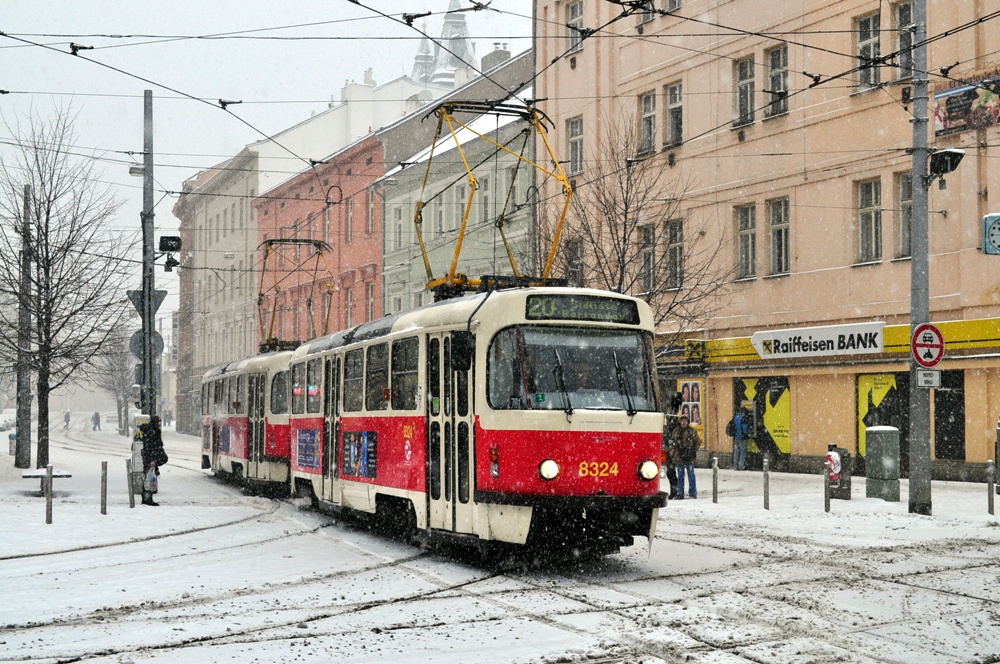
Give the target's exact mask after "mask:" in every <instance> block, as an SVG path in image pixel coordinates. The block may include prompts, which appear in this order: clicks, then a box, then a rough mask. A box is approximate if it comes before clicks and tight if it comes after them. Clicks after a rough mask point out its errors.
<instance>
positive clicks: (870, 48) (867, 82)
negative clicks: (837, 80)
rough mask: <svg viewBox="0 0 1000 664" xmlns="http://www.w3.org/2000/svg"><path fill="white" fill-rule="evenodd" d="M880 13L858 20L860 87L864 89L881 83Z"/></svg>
mask: <svg viewBox="0 0 1000 664" xmlns="http://www.w3.org/2000/svg"><path fill="white" fill-rule="evenodd" d="M879 23H880V19H879V15H878V14H877V13H875V14H869V15H868V16H862V17H861V18H859V19H858V20H857V35H858V87H859V88H861V89H862V90H867V89H869V88H874V87H876V86H877V85H878V84H879V81H880V79H879V67H878V63H877V60H878V58H879V57H881V55H882V46H881V44H880V43H879V27H880V26H879Z"/></svg>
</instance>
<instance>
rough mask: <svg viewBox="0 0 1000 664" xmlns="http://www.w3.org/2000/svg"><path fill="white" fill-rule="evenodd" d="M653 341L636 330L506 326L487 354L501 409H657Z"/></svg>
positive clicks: (493, 400) (493, 396) (491, 396)
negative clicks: (652, 369)
mask: <svg viewBox="0 0 1000 664" xmlns="http://www.w3.org/2000/svg"><path fill="white" fill-rule="evenodd" d="M651 357H652V348H651V343H650V341H649V339H648V337H647V336H646V335H643V334H642V333H641V332H638V331H635V330H606V329H594V328H581V327H532V326H518V327H510V328H507V329H505V330H502V331H501V332H500V333H499V334H497V335H496V336H495V337H494V338H493V341H492V343H491V344H490V350H489V355H488V359H487V368H486V370H487V376H488V381H489V390H488V400H489V404H490V406H491V407H492V408H494V409H498V410H529V409H530V410H537V409H543V410H565V411H567V412H572V411H573V410H576V409H601V410H625V411H628V412H636V411H655V410H656V409H657V404H656V393H655V387H654V382H653V375H652V371H651V367H652V362H651Z"/></svg>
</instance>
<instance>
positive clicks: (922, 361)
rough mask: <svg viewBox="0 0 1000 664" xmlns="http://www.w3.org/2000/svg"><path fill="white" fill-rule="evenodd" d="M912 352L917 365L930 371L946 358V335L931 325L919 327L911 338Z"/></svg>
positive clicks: (925, 324) (926, 324)
mask: <svg viewBox="0 0 1000 664" xmlns="http://www.w3.org/2000/svg"><path fill="white" fill-rule="evenodd" d="M910 352H911V353H912V354H913V359H914V360H916V362H917V364H919V365H920V366H922V367H925V368H927V369H930V368H931V367H933V366H935V365H936V364H937V363H938V362H940V361H941V358H943V357H944V335H943V334H941V330H939V329H938V328H937V326H935V325H932V324H931V323H924V324H922V325H918V326H917V329H915V330H914V331H913V336H912V337H911V338H910Z"/></svg>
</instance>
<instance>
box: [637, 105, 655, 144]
mask: <svg viewBox="0 0 1000 664" xmlns="http://www.w3.org/2000/svg"><path fill="white" fill-rule="evenodd" d="M639 108H640V110H641V113H642V115H641V124H640V127H639V152H640V153H644V152H652V151H653V148H654V147H655V146H656V93H655V92H647V93H646V94H644V95H642V96H641V97H639Z"/></svg>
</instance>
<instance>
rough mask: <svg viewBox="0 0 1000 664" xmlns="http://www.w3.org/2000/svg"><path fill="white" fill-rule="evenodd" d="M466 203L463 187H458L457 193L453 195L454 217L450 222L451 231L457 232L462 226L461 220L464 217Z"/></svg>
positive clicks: (461, 185) (462, 185)
mask: <svg viewBox="0 0 1000 664" xmlns="http://www.w3.org/2000/svg"><path fill="white" fill-rule="evenodd" d="M467 204H468V201H466V200H465V185H464V184H460V185H458V191H457V192H456V193H455V216H454V218H453V219H452V220H451V229H452V230H458V229H459V228H461V226H462V219H463V218H464V217H465V206H466V205H467Z"/></svg>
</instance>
